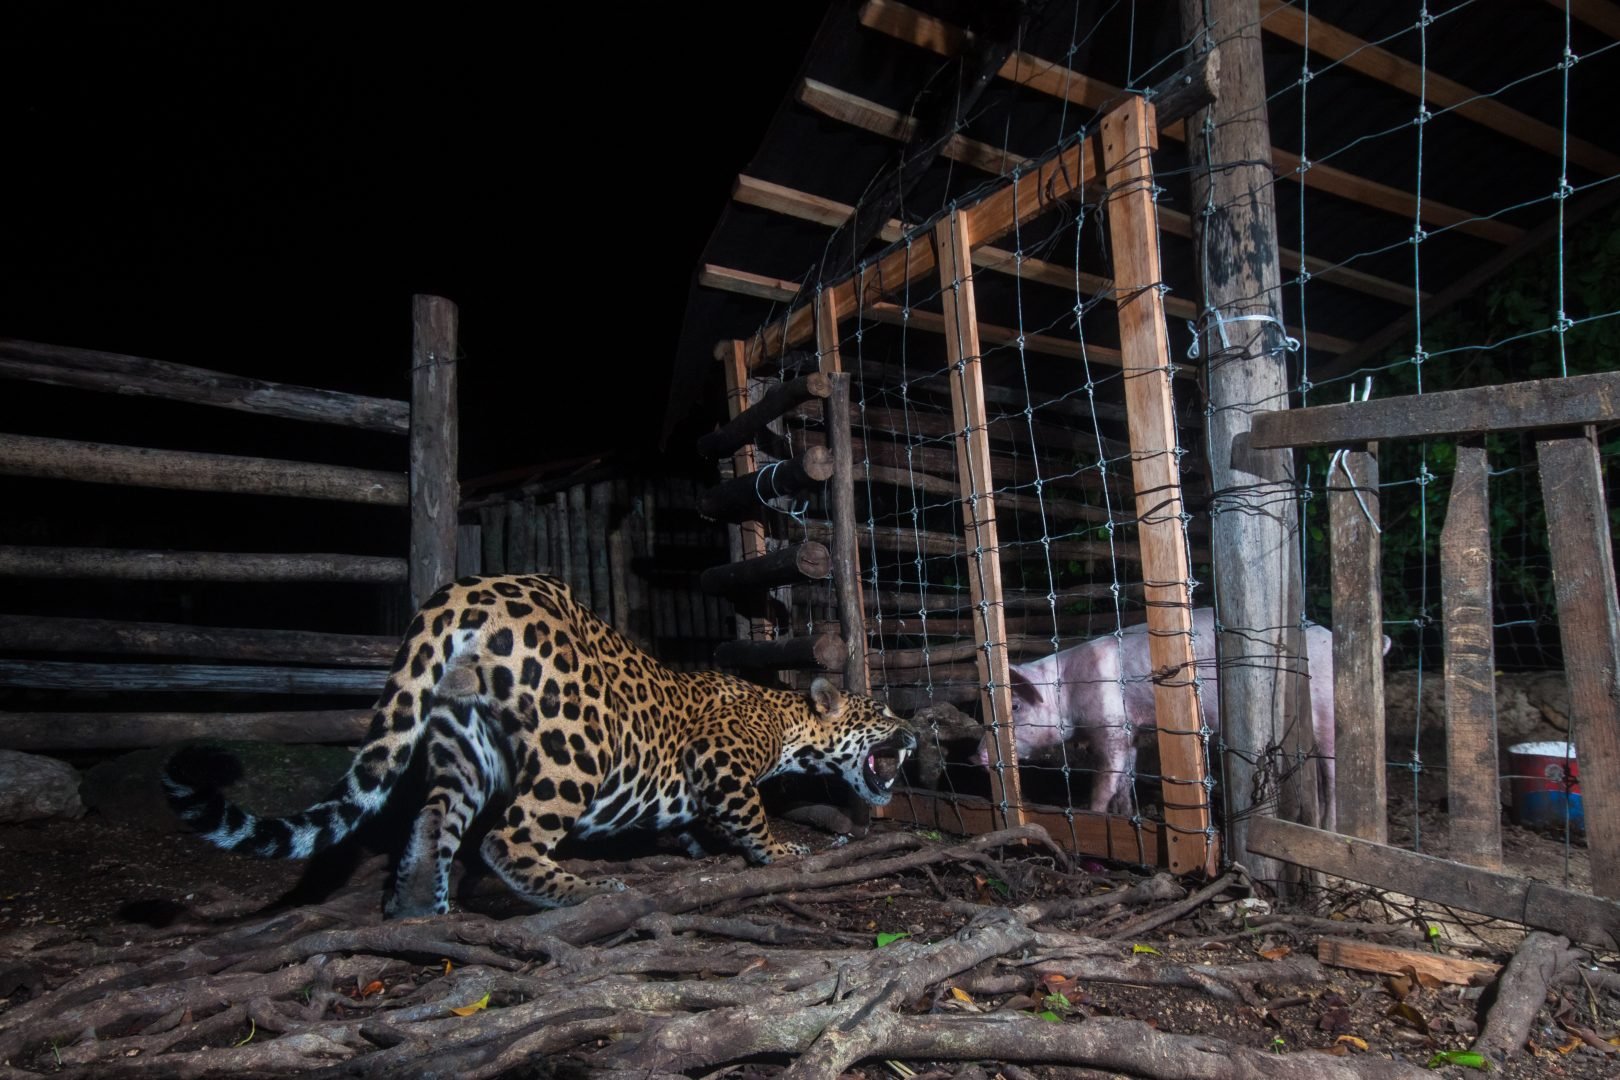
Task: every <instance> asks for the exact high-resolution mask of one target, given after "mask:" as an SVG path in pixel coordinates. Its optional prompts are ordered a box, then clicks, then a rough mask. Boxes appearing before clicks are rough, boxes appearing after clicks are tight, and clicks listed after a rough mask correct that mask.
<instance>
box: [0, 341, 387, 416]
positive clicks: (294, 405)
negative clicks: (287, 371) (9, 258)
mask: <svg viewBox="0 0 1620 1080" xmlns="http://www.w3.org/2000/svg"><path fill="white" fill-rule="evenodd" d="M0 376H4V377H6V378H12V379H23V380H26V381H28V382H37V383H45V384H47V385H50V386H69V387H73V388H75V389H78V390H99V391H101V392H103V393H109V394H124V395H134V396H139V397H156V398H167V399H168V400H170V401H183V402H186V403H188V404H192V405H212V406H217V407H219V408H223V409H237V410H240V411H242V412H251V413H258V414H260V415H261V416H279V417H283V418H285V419H288V420H307V421H310V422H311V423H316V424H338V425H341V426H344V427H357V428H364V429H366V430H368V431H386V432H391V433H393V434H397V435H404V434H406V433H407V432H408V431H409V430H410V422H411V421H410V417H411V409H410V405H409V403H407V402H404V401H391V400H388V399H386V398H373V397H363V396H361V395H359V394H340V393H338V392H336V391H333V390H316V389H312V388H311V387H307V386H290V385H288V384H286V383H273V382H266V381H264V380H262V379H248V378H244V377H242V376H240V375H228V374H226V373H224V372H221V371H209V370H207V369H206V368H199V367H190V366H188V365H186V364H171V363H168V362H167V361H163V360H148V359H146V358H145V357H141V356H125V355H122V354H120V353H110V352H97V351H95V350H93V349H73V348H69V347H67V346H64V345H42V344H40V343H39V342H35V341H20V340H17V339H15V338H0Z"/></svg>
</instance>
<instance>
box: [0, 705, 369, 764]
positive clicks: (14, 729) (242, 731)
mask: <svg viewBox="0 0 1620 1080" xmlns="http://www.w3.org/2000/svg"><path fill="white" fill-rule="evenodd" d="M370 725H371V710H369V709H364V710H356V709H306V710H293V711H286V712H250V713H221V712H0V749H4V750H22V751H26V752H29V753H41V752H46V751H61V750H144V749H146V748H147V747H151V746H164V745H167V744H169V743H177V742H183V741H185V740H188V739H214V740H220V739H224V740H237V739H240V740H245V741H248V742H277V743H357V742H359V741H360V740H362V739H364V738H365V737H366V731H367V729H368V728H369V727H370Z"/></svg>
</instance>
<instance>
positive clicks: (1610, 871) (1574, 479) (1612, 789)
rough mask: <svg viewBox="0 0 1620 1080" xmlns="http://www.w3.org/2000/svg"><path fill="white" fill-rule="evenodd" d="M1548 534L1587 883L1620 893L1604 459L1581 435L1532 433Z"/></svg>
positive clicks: (1618, 747) (1615, 608)
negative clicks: (1588, 862) (1537, 436)
mask: <svg viewBox="0 0 1620 1080" xmlns="http://www.w3.org/2000/svg"><path fill="white" fill-rule="evenodd" d="M1536 455H1537V457H1538V458H1539V459H1540V461H1541V491H1542V497H1543V498H1544V499H1545V500H1546V503H1547V525H1548V531H1549V532H1550V533H1551V539H1552V545H1551V546H1552V567H1553V583H1554V585H1555V586H1556V588H1557V592H1558V633H1559V636H1560V637H1561V638H1562V640H1563V644H1564V671H1565V672H1566V676H1565V677H1566V678H1567V679H1569V735H1570V740H1571V741H1572V742H1574V743H1575V755H1576V761H1577V763H1578V765H1579V767H1580V773H1581V801H1582V804H1583V806H1584V808H1585V812H1586V844H1587V850H1588V852H1589V853H1590V855H1591V859H1592V891H1593V892H1594V893H1596V894H1597V895H1599V896H1611V897H1620V600H1617V599H1616V596H1615V578H1614V548H1613V542H1612V541H1611V539H1610V537H1609V512H1608V504H1607V501H1606V500H1605V499H1604V497H1603V467H1602V462H1600V461H1599V460H1598V449H1597V442H1596V439H1595V437H1594V435H1593V433H1592V430H1591V429H1590V428H1588V429H1587V434H1586V437H1585V438H1580V439H1552V440H1548V441H1545V442H1537V443H1536Z"/></svg>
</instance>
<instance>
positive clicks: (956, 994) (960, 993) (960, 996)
mask: <svg viewBox="0 0 1620 1080" xmlns="http://www.w3.org/2000/svg"><path fill="white" fill-rule="evenodd" d="M951 997H953V998H955V999H956V1000H957V1001H965V1002H967V1004H969V1005H972V1004H973V995H972V994H970V993H968V992H967V991H966V990H963V989H962V988H961V987H959V986H953V987H951Z"/></svg>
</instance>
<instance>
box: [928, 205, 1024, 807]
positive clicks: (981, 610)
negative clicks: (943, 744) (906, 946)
mask: <svg viewBox="0 0 1620 1080" xmlns="http://www.w3.org/2000/svg"><path fill="white" fill-rule="evenodd" d="M934 245H935V247H936V249H937V251H938V262H939V288H940V301H941V303H942V305H943V307H944V310H945V324H946V327H947V332H946V334H945V354H946V356H947V358H948V359H949V361H950V369H951V370H952V371H953V375H952V377H951V383H952V389H953V391H954V392H953V393H952V394H951V420H952V423H953V425H954V428H955V430H956V432H958V435H957V437H956V439H955V440H954V442H955V444H956V479H957V483H958V485H959V486H960V489H961V507H962V528H963V535H964V537H965V545H966V548H967V553H968V568H967V577H968V592H969V595H970V596H971V597H972V599H973V605H974V608H975V610H976V612H977V618H978V624H979V626H978V628H979V634H978V635H976V636H978V638H979V641H980V643H981V645H982V647H981V648H980V649H978V650H977V651H976V652H975V653H974V661H975V665H976V667H977V669H978V676H979V684H980V686H982V687H983V692H982V693H981V694H980V696H979V716H980V718H981V719H982V721H983V723H984V725H985V726H986V727H987V728H989V729H990V731H991V732H992V734H993V736H994V738H995V741H996V749H997V764H996V766H995V767H994V768H992V769H991V770H990V790H991V792H992V795H993V798H992V802H993V803H994V804H995V808H996V811H997V815H996V816H997V819H998V823H999V824H998V827H1001V828H1006V827H1008V826H1016V825H1022V824H1023V823H1024V805H1023V804H1024V797H1023V792H1022V791H1021V790H1020V786H1019V778H1018V745H1017V740H1016V739H1015V738H1014V732H1013V714H1012V676H1011V674H1010V670H1011V663H1010V658H1009V657H1008V655H1007V611H1006V608H1004V607H1003V606H1002V603H1001V594H1002V582H1001V540H1000V532H999V528H998V525H997V522H996V496H995V486H996V485H995V481H994V480H993V479H992V477H991V470H990V439H989V436H988V434H987V433H986V431H985V424H986V415H985V403H984V365H983V363H982V362H981V357H982V353H981V352H980V343H979V314H978V309H977V306H976V302H975V299H974V292H973V263H972V256H971V252H972V250H973V231H972V225H971V223H970V222H969V220H968V215H967V214H966V213H964V212H962V211H954V212H952V213H950V214H948V215H946V216H945V217H944V218H942V219H940V221H939V224H938V225H936V226H935V228H934Z"/></svg>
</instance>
